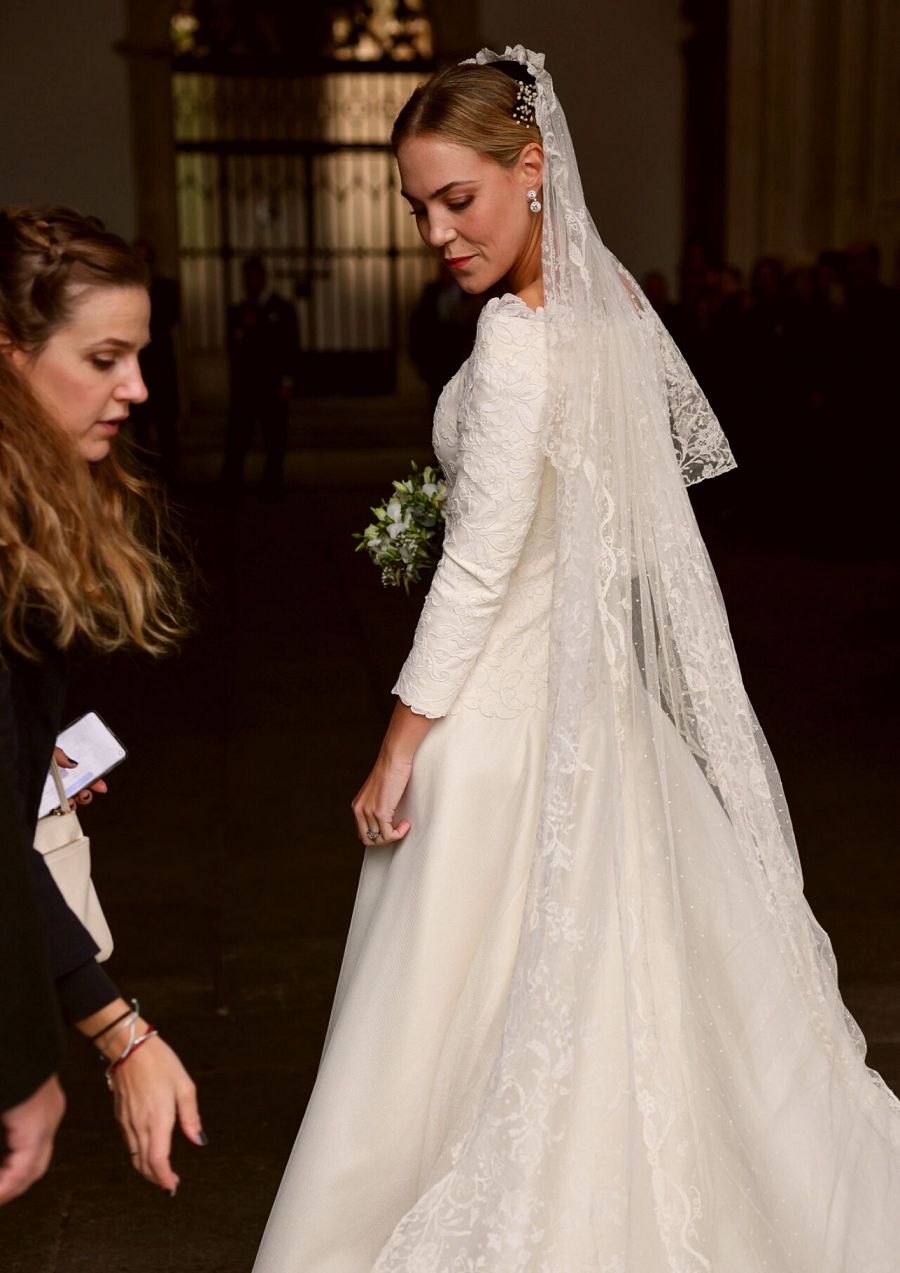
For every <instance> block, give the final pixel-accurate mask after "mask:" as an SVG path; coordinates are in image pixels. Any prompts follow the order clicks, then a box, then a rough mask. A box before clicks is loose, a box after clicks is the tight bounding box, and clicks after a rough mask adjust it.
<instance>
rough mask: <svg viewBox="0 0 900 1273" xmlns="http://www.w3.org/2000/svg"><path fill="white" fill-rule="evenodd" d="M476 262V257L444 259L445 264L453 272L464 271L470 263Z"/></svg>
mask: <svg viewBox="0 0 900 1273" xmlns="http://www.w3.org/2000/svg"><path fill="white" fill-rule="evenodd" d="M474 260H475V257H474V256H447V257H445V258H444V264H445V265H447V266H449V268H450V269H451V270H461V269H464V268H465V266H467V265H468V264H469V262H470V261H474Z"/></svg>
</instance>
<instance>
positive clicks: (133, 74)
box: [121, 0, 178, 278]
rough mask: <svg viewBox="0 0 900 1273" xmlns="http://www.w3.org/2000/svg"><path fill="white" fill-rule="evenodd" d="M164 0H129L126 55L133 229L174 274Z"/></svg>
mask: <svg viewBox="0 0 900 1273" xmlns="http://www.w3.org/2000/svg"><path fill="white" fill-rule="evenodd" d="M171 8H172V6H171V4H170V3H169V0H128V4H127V25H126V31H127V35H126V38H125V41H124V43H123V45H122V47H121V52H122V53H123V54H124V55H125V56H126V57H127V59H128V67H129V73H130V83H131V127H132V138H133V155H134V168H135V187H136V204H137V212H136V222H137V233H138V235H140V236H141V237H142V238H145V239H149V240H150V242H151V243H152V244H153V245H154V247H155V249H156V253H157V266H158V269H159V271H160V273H162V274H167V275H170V276H171V277H172V278H177V277H178V213H177V207H176V200H175V129H174V121H173V109H172V54H171V46H170V43H169V20H170V16H171Z"/></svg>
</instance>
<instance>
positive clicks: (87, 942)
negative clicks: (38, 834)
mask: <svg viewBox="0 0 900 1273" xmlns="http://www.w3.org/2000/svg"><path fill="white" fill-rule="evenodd" d="M65 691H66V662H65V656H64V655H62V654H61V653H60V652H59V651H58V650H56V649H55V648H54V647H53V646H52V645H51V644H50V643H49V642H45V643H43V644H42V645H41V657H40V658H38V659H26V658H23V657H22V656H20V655H18V654H15V653H13V652H10V651H7V652H6V653H5V655H4V656H3V657H2V659H0V774H2V781H0V827H2V829H3V849H2V853H3V857H2V859H0V860H2V870H3V875H2V878H0V893H2V900H0V924H2V925H3V927H4V930H5V929H6V920H7V919H8V918H9V914H8V913H9V911H10V909H11V908H15V907H16V905H17V902H18V903H19V904H21V906H22V908H23V910H22V915H23V917H24V922H25V923H26V925H27V924H28V923H29V922H31V921H29V920H28V919H27V916H28V915H29V914H30V915H31V916H32V919H33V916H34V914H35V911H36V912H37V915H38V917H39V921H40V928H41V937H40V944H41V946H42V948H43V949H42V952H41V956H40V958H37V959H34V952H33V945H29V943H28V941H27V938H23V940H24V941H25V945H24V946H23V950H24V951H27V952H30V954H29V956H28V959H29V964H30V966H31V967H32V969H33V972H32V973H30V974H28V976H26V975H25V974H24V973H23V972H22V969H21V966H20V965H21V959H16V960H13V964H14V966H15V971H14V972H12V973H11V972H10V968H9V967H8V966H7V958H11V956H9V955H8V952H7V958H5V959H4V960H3V967H2V968H0V976H2V977H3V982H4V986H5V987H6V991H5V993H8V982H9V980H10V977H12V978H13V980H15V979H16V978H22V982H21V984H22V985H23V987H25V986H33V985H34V984H41V983H42V981H43V979H45V978H46V976H47V973H48V971H49V975H50V978H51V979H52V981H53V982H54V983H55V990H56V998H57V1000H58V1004H59V1008H61V1009H62V1014H63V1016H64V1017H65V1018H66V1019H67V1020H68V1021H78V1020H81V1019H82V1018H84V1017H87V1016H90V1015H91V1013H93V1012H96V1011H98V1010H99V1009H100V1008H102V1007H105V1006H106V1004H108V1003H110V1002H112V1000H113V999H116V998H118V994H119V992H118V990H117V989H116V987H115V985H114V984H113V983H112V981H110V979H109V977H108V976H107V975H106V973H105V972H104V970H103V969H102V968H101V966H100V965H99V964H98V963H97V962H96V961H95V958H94V956H95V955H96V954H97V947H96V945H95V943H94V941H93V938H92V937H91V935H90V933H88V931H87V930H86V929H85V928H84V926H83V925H82V924H81V922H80V921H79V920H78V919H77V918H76V916H75V915H74V914H73V913H72V911H71V910H70V909H69V907H68V906H67V905H66V903H65V901H64V899H63V897H62V894H61V893H60V891H59V889H58V888H57V887H56V884H55V882H54V880H53V876H52V875H51V874H50V871H49V869H48V868H47V865H46V863H45V862H44V859H43V858H42V857H41V855H40V854H39V853H36V852H35V851H34V847H33V841H34V826H35V823H36V821H37V812H38V806H39V803H40V797H41V791H42V790H43V786H44V780H45V778H46V776H47V769H48V767H49V764H50V758H51V756H52V754H53V744H54V741H55V739H56V736H57V734H58V733H59V729H60V725H61V721H62V713H63V705H64V701H65ZM29 876H30V899H31V900H30V901H28V900H26V901H24V902H23V901H22V899H21V890H22V887H25V886H27V884H28V880H29ZM7 877H8V878H9V880H10V886H9V888H7ZM23 880H24V881H25V884H24V885H23V883H22V881H23ZM26 899H27V891H26ZM10 923H11V926H12V927H14V926H15V925H13V924H12V920H10ZM12 927H11V930H10V931H12ZM2 940H3V945H4V950H5V949H6V933H5V931H4V935H3V939H2ZM35 978H36V981H35ZM20 997H21V996H20ZM14 999H15V995H14ZM35 999H36V1002H38V1003H40V1002H41V1001H42V998H41V995H40V994H39V993H38V992H35ZM24 1010H25V1001H24V999H23V1001H22V1002H21V1003H20V1004H19V1007H18V1008H17V1009H16V1010H15V1011H14V1012H13V1014H12V1016H11V1017H10V1024H9V1025H8V1026H6V1027H4V1033H3V1035H2V1036H0V1037H2V1048H3V1052H2V1060H0V1072H2V1075H4V1076H5V1075H6V1073H7V1061H8V1060H9V1064H10V1066H11V1067H12V1065H13V1062H12V1060H11V1058H12V1056H13V1052H14V1049H15V1046H16V1045H15V1039H16V1038H17V1037H18V1035H17V1028H16V1025H15V1021H18V1020H20V1019H21V1014H22V1012H23V1011H24ZM3 1011H4V1009H3V1008H0V1013H2V1012H3ZM38 1011H39V1013H40V1011H41V1009H40V1008H39V1009H38ZM56 1016H57V1017H58V1010H57V1012H56ZM54 1029H57V1027H56V1025H55V1024H54ZM18 1033H19V1034H21V1032H18ZM25 1033H26V1034H27V1033H28V1032H27V1031H25ZM38 1033H39V1034H41V1035H42V1037H44V1036H45V1035H46V1031H45V1030H44V1029H43V1027H38ZM18 1046H21V1047H22V1048H24V1049H25V1052H24V1053H23V1055H25V1056H27V1054H28V1051H29V1045H28V1044H27V1042H26V1041H25V1040H24V1039H21V1038H20V1039H19V1045H18ZM45 1063H46V1062H45V1060H42V1059H39V1060H38V1062H37V1064H36V1065H35V1063H34V1062H32V1063H30V1067H31V1068H30V1069H29V1071H28V1072H29V1073H34V1074H37V1071H38V1070H39V1069H40V1068H41V1066H42V1065H44V1064H45ZM51 1072H52V1067H51V1069H50V1070H47V1072H46V1073H44V1074H43V1076H40V1075H38V1076H37V1082H36V1083H35V1084H34V1086H35V1087H36V1086H39V1084H40V1082H41V1081H42V1080H43V1078H46V1077H47V1075H48V1074H49V1073H51ZM21 1081H22V1080H21V1079H20V1080H19V1085H21ZM2 1082H3V1079H2V1078H0V1083H2ZM13 1086H16V1084H13ZM32 1090H33V1089H32ZM26 1094H27V1093H26Z"/></svg>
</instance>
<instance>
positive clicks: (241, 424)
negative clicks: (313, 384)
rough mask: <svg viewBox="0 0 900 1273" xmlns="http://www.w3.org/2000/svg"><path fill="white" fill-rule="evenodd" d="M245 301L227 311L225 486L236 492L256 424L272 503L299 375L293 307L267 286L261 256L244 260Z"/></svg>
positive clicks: (266, 489) (280, 480)
mask: <svg viewBox="0 0 900 1273" xmlns="http://www.w3.org/2000/svg"><path fill="white" fill-rule="evenodd" d="M241 277H242V280H243V287H244V296H243V299H242V300H240V301H238V302H237V304H236V305H231V306H229V309H228V365H229V369H230V373H231V402H230V407H229V415H228V432H227V436H226V439H225V465H224V468H223V470H222V482H223V485H224V486H225V487H226V488H227V489H230V490H237V489H239V488H240V487H241V485H242V484H243V480H244V461H245V459H246V456H247V451H248V450H249V447H250V442H251V440H252V438H253V431H254V428H255V426H256V423H257V421H258V422H259V423H260V425H261V426H262V433H263V442H264V444H265V449H266V462H265V468H264V470H263V477H262V487H261V489H262V493H263V495H264V496H265V497H267V498H270V499H271V498H275V497H277V495H278V494H279V492H280V491H281V487H282V485H283V482H284V459H285V454H286V451H287V431H288V415H289V411H290V402H291V396H292V394H293V392H294V384H295V378H296V373H297V356H298V340H297V315H296V312H295V310H294V306H293V305H292V304H291V303H290V302H289V301H286V300H285V299H284V297H282V296H279V295H278V293H277V292H275V291H273V290H272V289H271V288H270V287H269V286H268V273H267V271H266V267H265V265H264V263H263V262H262V261H261V260H260V258H259V257H256V256H252V257H248V258H247V260H246V261H244V264H243V267H242V270H241Z"/></svg>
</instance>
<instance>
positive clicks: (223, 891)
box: [0, 433, 900, 1273]
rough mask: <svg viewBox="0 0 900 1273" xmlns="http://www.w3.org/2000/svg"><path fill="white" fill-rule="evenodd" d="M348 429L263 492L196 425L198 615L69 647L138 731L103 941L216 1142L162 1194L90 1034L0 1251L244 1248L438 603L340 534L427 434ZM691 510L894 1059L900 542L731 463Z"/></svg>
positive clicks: (807, 858)
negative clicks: (233, 473) (410, 658)
mask: <svg viewBox="0 0 900 1273" xmlns="http://www.w3.org/2000/svg"><path fill="white" fill-rule="evenodd" d="M345 444H346V439H344V440H343V443H342V442H341V441H340V439H339V440H338V441H337V442H334V441H331V442H329V441H328V440H327V439H322V438H320V439H318V441H317V443H316V445H314V446H311V447H308V448H305V449H303V448H301V449H300V450H298V451H297V452H296V453H295V454H294V455H293V456H292V457H291V463H290V467H289V479H290V481H289V489H288V491H287V492H286V494H285V496H284V498H283V499H282V501H281V502H280V503H278V504H274V505H270V504H265V503H262V502H260V500H259V499H258V498H257V497H256V496H255V495H254V494H253V493H252V492H248V493H247V494H246V495H245V496H244V497H243V499H242V500H241V501H240V502H233V503H232V504H230V505H229V504H226V503H224V502H222V500H221V499H220V497H219V496H218V495H217V493H216V490H215V488H214V487H213V485H211V483H210V482H209V481H208V479H209V477H210V476H211V475H212V460H211V459H210V457H209V456H208V455H206V454H205V453H204V452H203V451H202V448H201V449H198V450H197V452H196V453H195V454H192V455H190V456H189V457H188V461H187V463H186V473H187V476H188V478H189V479H190V480H189V482H188V484H187V485H186V486H185V487H184V489H183V490H182V491H181V492H180V498H181V500H182V502H183V504H184V510H185V511H184V516H185V521H186V526H187V530H188V534H189V536H190V538H191V540H192V542H193V543H194V545H195V549H196V554H197V557H198V561H199V564H200V567H201V570H202V574H203V578H204V581H205V582H204V587H203V589H202V591H201V593H200V600H199V604H198V630H197V634H196V636H195V637H193V638H192V639H191V641H190V642H189V643H188V645H187V646H186V648H185V650H184V652H183V653H182V654H181V655H180V656H179V657H177V658H172V659H169V660H166V661H165V662H162V663H159V664H152V663H150V662H148V661H146V660H143V659H126V658H120V659H116V660H112V661H110V662H108V663H106V664H104V665H103V666H97V665H96V664H94V665H86V666H84V667H83V668H80V669H79V670H78V671H77V673H76V675H75V678H74V695H73V702H72V704H71V711H72V714H75V712H76V711H78V710H81V709H83V708H84V707H86V706H90V707H94V708H96V709H98V710H99V711H100V712H101V714H103V715H104V716H106V717H107V719H108V720H109V722H110V723H111V724H112V725H113V726H114V728H115V729H116V730H117V732H118V733H119V734H120V735H121V736H122V737H123V739H125V740H126V742H127V745H128V747H129V750H130V755H129V758H128V760H127V762H126V763H125V764H124V765H123V766H122V768H121V769H120V770H119V771H118V772H117V773H116V775H115V779H114V781H113V782H112V783H111V786H112V793H111V794H110V795H109V796H108V797H107V798H106V800H105V801H103V802H102V803H98V804H97V805H95V806H94V807H93V808H92V809H91V810H90V811H89V813H88V814H87V815H86V816H85V819H84V821H85V822H86V823H87V825H88V829H89V832H90V834H91V835H92V837H93V847H94V876H95V880H96V883H97V886H98V889H99V892H100V894H101V896H102V898H103V902H104V905H105V908H106V911H107V914H108V918H109V920H110V923H111V926H112V929H113V932H114V934H115V937H116V942H117V948H116V951H115V953H114V955H113V958H112V960H111V963H110V970H111V972H112V973H113V975H114V976H115V977H116V978H117V979H118V981H119V984H120V985H121V986H122V988H123V989H124V990H125V992H126V993H127V994H136V995H138V996H139V997H140V998H141V1000H142V1002H143V1004H144V1005H145V1010H146V1012H147V1014H148V1015H149V1016H150V1018H151V1019H152V1020H153V1021H154V1022H155V1023H156V1024H157V1025H159V1026H160V1028H161V1030H162V1032H163V1033H164V1034H165V1035H166V1036H167V1037H168V1038H169V1039H170V1041H171V1042H172V1043H173V1044H174V1045H175V1046H176V1048H177V1049H178V1050H179V1051H180V1053H181V1054H182V1056H183V1058H184V1059H185V1061H186V1063H187V1064H188V1066H189V1067H190V1069H191V1070H192V1072H193V1073H194V1075H195V1076H196V1078H197V1080H198V1083H199V1086H200V1094H201V1105H202V1111H203V1116H204V1123H205V1126H206V1129H207V1132H208V1134H209V1140H210V1143H209V1147H208V1148H206V1149H203V1150H200V1149H196V1148H192V1147H190V1146H189V1145H187V1144H186V1143H184V1142H182V1143H180V1144H178V1145H177V1148H176V1152H175V1157H176V1167H177V1170H178V1171H179V1172H180V1174H181V1176H182V1187H181V1190H180V1191H179V1194H178V1196H177V1198H175V1199H174V1200H172V1199H169V1198H168V1197H167V1196H165V1195H164V1194H162V1193H160V1192H159V1191H156V1190H154V1189H153V1188H152V1187H151V1186H149V1185H147V1184H146V1183H145V1182H143V1181H142V1180H141V1179H139V1178H138V1176H137V1175H136V1174H135V1173H134V1172H133V1171H132V1170H131V1168H130V1167H129V1165H128V1159H127V1157H126V1156H125V1154H124V1152H123V1148H122V1145H121V1142H120V1141H119V1139H118V1135H117V1132H116V1129H115V1126H114V1123H113V1120H112V1115H111V1110H110V1107H109V1100H108V1097H107V1093H106V1091H105V1087H104V1084H103V1079H102V1073H101V1071H100V1068H99V1066H98V1064H97V1061H96V1060H95V1058H94V1056H93V1055H92V1054H91V1052H90V1050H89V1049H88V1048H87V1046H86V1045H84V1044H83V1043H82V1041H81V1040H78V1039H73V1040H72V1042H71V1045H70V1049H69V1056H68V1060H67V1063H66V1069H65V1074H64V1080H65V1085H66V1088H67V1091H68V1096H69V1112H68V1115H67V1118H66V1121H65V1124H64V1127H63V1130H62V1132H61V1135H60V1137H59V1140H58V1148H57V1152H56V1156H55V1160H54V1164H53V1167H52V1169H51V1171H50V1173H49V1175H48V1177H47V1178H46V1180H45V1181H43V1182H42V1183H41V1184H40V1185H39V1186H37V1187H36V1188H35V1189H33V1190H32V1192H31V1193H30V1194H29V1195H28V1196H27V1197H26V1198H25V1199H23V1200H21V1201H20V1202H18V1203H16V1204H14V1205H12V1206H10V1207H8V1208H7V1209H6V1210H4V1211H3V1212H2V1213H0V1250H2V1251H3V1258H2V1268H3V1270H4V1271H5V1273H176V1271H177V1273H191V1271H193V1270H196V1271H197V1273H201V1271H202V1273H249V1269H250V1266H251V1264H252V1260H253V1255H254V1252H255V1250H256V1244H257V1241H258V1239H259V1235H260V1233H261V1230H262V1227H263V1224H264V1222H265V1218H266V1215H267V1212H268V1209H269V1206H270V1204H271V1200H272V1197H273V1194H274V1192H275V1189H276V1187H277V1184H278V1180H279V1176H280V1172H281V1169H282V1167H283V1164H284V1161H285V1158H286V1156H287V1153H288V1151H289V1148H290V1144H291V1141H292V1138H293V1135H294V1133H295V1130H296V1127H297V1125H298V1123H299V1120H300V1116H301V1114H302V1111H303V1107H304V1102H305V1099H306V1097H307V1094H308V1091H309V1088H310V1085H311V1083H312V1080H313V1077H314V1074H315V1069H316V1063H317V1057H318V1053H319V1049H320V1046H321V1041H322V1036H323V1032H324V1029H325V1024H326V1020H327V1013H328V1008H329V1002H330V998H331V993H332V989H333V985H334V981H335V978H336V975H337V969H338V963H339V959H340V954H341V948H342V942H343V937H344V933H345V931H346V927H347V921H348V917H349V912H350V908H351V905H352V901H353V895H354V889H355V882H356V875H357V871H358V866H359V856H360V850H359V846H358V845H357V843H356V841H355V838H354V835H353V831H352V828H351V825H350V821H349V811H348V804H349V801H350V799H351V797H352V796H353V794H354V792H355V790H356V787H357V785H358V784H359V782H360V781H361V779H362V778H363V777H364V775H365V773H366V772H367V770H368V766H369V764H370V762H371V760H372V758H373V756H374V752H375V749H376V747H377V744H378V741H379V738H380V733H381V729H382V727H383V724H384V722H385V719H386V716H387V714H388V711H389V708H390V696H389V689H390V686H391V684H392V683H393V679H392V678H393V676H394V674H395V672H396V669H397V667H398V666H399V663H400V662H401V660H402V657H403V654H404V652H405V650H406V647H407V646H408V643H409V640H410V636H411V632H412V629H413V626H414V623H415V616H416V610H417V607H418V605H419V603H420V597H419V598H410V599H407V598H405V597H404V596H403V595H402V594H398V593H394V592H387V591H384V590H383V589H382V588H381V587H380V584H379V581H378V578H377V572H376V571H375V570H374V569H373V568H372V567H371V566H370V565H369V564H368V563H367V562H366V561H365V560H364V559H363V558H362V557H361V556H357V555H354V553H353V544H352V541H351V540H350V537H349V536H350V532H351V531H352V530H354V529H357V528H360V527H361V525H362V524H364V522H365V521H366V520H367V509H368V506H369V504H370V503H372V502H373V501H374V500H375V499H376V498H379V497H380V495H381V494H382V493H383V490H384V487H385V486H386V483H387V480H388V478H389V477H391V476H396V475H399V473H400V471H401V470H402V469H404V468H405V464H406V461H407V460H408V459H409V457H410V455H412V454H418V455H420V457H423V458H424V454H425V452H423V451H422V446H421V443H420V441H419V439H418V438H417V436H414V435H413V434H412V433H410V435H409V436H404V437H403V438H401V440H400V442H399V443H398V444H397V445H395V446H394V447H393V449H387V450H385V449H383V448H382V447H380V446H378V445H377V444H376V443H374V442H373V441H372V440H371V439H369V438H367V439H363V438H360V439H357V440H356V441H355V442H353V443H352V444H351V447H350V449H348V448H347V446H346V445H345ZM721 480H722V483H723V489H724V483H726V482H729V481H732V480H733V479H732V478H724V479H721ZM700 514H701V520H702V521H703V523H704V526H705V529H706V530H707V533H708V535H709V538H710V542H711V549H712V551H713V556H714V560H715V564H716V567H717V570H718V572H719V577H720V581H721V584H722V588H723V592H724V594H725V598H726V602H727V604H728V607H729V612H730V616H731V621H732V627H733V631H734V635H735V640H736V644H737V647H738V650H739V652H740V654H741V658H742V663H743V666H744V670H745V676H746V680H747V682H748V687H749V689H750V693H751V697H752V698H753V701H754V703H755V705H756V708H757V712H758V715H759V716H760V719H761V721H762V724H763V727H764V728H765V730H766V732H767V734H768V737H769V741H770V743H771V745H772V749H773V751H774V753H775V756H776V758H777V759H778V761H779V765H780V768H781V773H782V777H783V779H784V783H785V787H786V789H787V792H788V797H789V800H790V803H791V808H792V811H793V815H794V820H795V824H796V828H797V834H798V840H799V843H800V849H801V854H802V856H803V861H804V865H805V871H806V877H807V893H808V896H809V898H810V901H811V904H812V906H813V909H814V910H815V911H816V913H817V915H818V916H819V918H820V919H821V921H822V922H823V924H824V925H825V926H826V928H827V929H828V930H829V932H830V934H831V937H832V940H833V943H834V947H835V950H836V953H837V955H838V960H839V964H840V969H841V979H842V986H843V989H844V993H845V997H846V999H847V1002H848V1004H849V1006H850V1007H851V1009H852V1010H853V1011H854V1013H855V1014H856V1015H857V1016H858V1019H859V1021H860V1023H861V1024H862V1026H863V1028H864V1030H865V1032H866V1034H867V1037H868V1039H869V1043H870V1053H869V1057H870V1063H871V1064H873V1065H875V1066H876V1067H877V1068H878V1069H880V1070H881V1072H882V1073H883V1074H884V1076H885V1078H886V1079H887V1080H888V1081H889V1082H890V1083H892V1085H894V1086H895V1087H897V1086H900V946H898V942H897V914H898V907H900V857H898V855H897V852H896V842H895V837H894V834H893V833H894V828H895V825H896V823H895V809H894V807H893V803H894V796H895V790H896V786H895V773H894V770H895V768H896V749H895V745H894V740H895V736H896V732H897V730H896V715H895V704H894V703H891V702H890V701H889V699H888V694H889V692H890V689H891V684H890V678H889V674H888V669H890V668H891V666H892V663H893V665H894V666H895V654H896V649H895V642H896V634H897V625H896V622H895V621H893V622H889V616H888V614H887V600H888V598H889V596H890V595H891V590H892V580H891V570H890V567H889V565H888V564H887V563H886V562H884V561H881V560H879V554H878V552H877V551H876V552H874V553H873V552H872V551H867V552H865V553H861V552H859V551H853V552H849V553H847V552H846V551H845V552H844V553H843V555H842V556H841V557H840V558H838V557H837V556H836V555H834V554H829V553H827V552H824V553H823V551H822V550H821V546H820V545H818V544H816V550H815V552H812V551H810V549H809V548H808V547H807V549H805V550H801V549H798V548H793V549H791V548H788V547H786V546H785V540H784V539H781V540H779V538H778V537H777V536H774V537H773V536H768V537H767V538H768V542H763V540H762V536H761V535H759V534H758V533H757V529H758V525H757V522H758V519H755V518H753V517H751V516H750V515H749V514H748V513H747V512H746V511H743V512H742V511H741V509H740V507H738V509H737V511H735V509H734V508H733V507H730V506H729V498H728V492H727V491H726V494H725V496H724V497H719V498H718V499H717V500H713V501H711V502H710V501H707V502H706V503H704V501H703V500H702V499H701V501H700ZM814 540H815V537H814ZM892 644H893V646H894V648H893V649H892V648H891V647H892ZM892 820H893V825H892Z"/></svg>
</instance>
